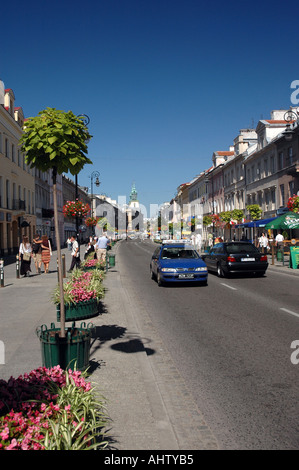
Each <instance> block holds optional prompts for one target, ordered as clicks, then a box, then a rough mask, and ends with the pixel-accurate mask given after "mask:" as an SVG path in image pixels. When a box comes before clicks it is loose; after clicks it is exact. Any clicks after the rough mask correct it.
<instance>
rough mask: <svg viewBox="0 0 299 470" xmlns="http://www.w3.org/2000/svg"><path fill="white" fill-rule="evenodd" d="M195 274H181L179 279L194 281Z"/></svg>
mask: <svg viewBox="0 0 299 470" xmlns="http://www.w3.org/2000/svg"><path fill="white" fill-rule="evenodd" d="M193 277H194V274H179V279H192V278H193Z"/></svg>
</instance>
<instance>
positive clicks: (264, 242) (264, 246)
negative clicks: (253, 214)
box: [259, 233, 269, 253]
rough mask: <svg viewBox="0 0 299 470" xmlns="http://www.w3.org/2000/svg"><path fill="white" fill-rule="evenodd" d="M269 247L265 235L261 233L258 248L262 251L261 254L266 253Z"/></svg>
mask: <svg viewBox="0 0 299 470" xmlns="http://www.w3.org/2000/svg"><path fill="white" fill-rule="evenodd" d="M268 246H269V241H268V237H267V235H265V234H264V233H262V235H261V237H260V238H259V247H260V248H261V249H262V252H263V253H265V252H267V249H268Z"/></svg>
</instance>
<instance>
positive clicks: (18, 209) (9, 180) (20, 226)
mask: <svg viewBox="0 0 299 470" xmlns="http://www.w3.org/2000/svg"><path fill="white" fill-rule="evenodd" d="M23 123H24V115H23V111H22V108H20V107H15V95H14V92H13V90H11V89H5V87H4V84H3V82H2V81H0V168H1V172H0V253H1V256H5V255H10V254H16V253H17V252H18V249H19V245H20V242H21V240H22V238H23V236H24V235H27V236H28V237H29V239H32V236H33V235H34V233H35V230H36V215H35V177H34V170H33V169H30V168H29V166H28V165H26V163H25V159H24V154H23V153H22V152H21V150H20V146H19V140H20V138H21V135H22V126H23Z"/></svg>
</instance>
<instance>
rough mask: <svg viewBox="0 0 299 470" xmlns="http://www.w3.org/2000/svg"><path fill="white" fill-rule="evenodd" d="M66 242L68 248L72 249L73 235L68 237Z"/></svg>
mask: <svg viewBox="0 0 299 470" xmlns="http://www.w3.org/2000/svg"><path fill="white" fill-rule="evenodd" d="M66 244H67V249H68V250H69V251H72V240H71V237H68V239H67V241H66Z"/></svg>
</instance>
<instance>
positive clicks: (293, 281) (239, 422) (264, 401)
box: [117, 240, 299, 450]
mask: <svg viewBox="0 0 299 470" xmlns="http://www.w3.org/2000/svg"><path fill="white" fill-rule="evenodd" d="M154 249H155V245H154V244H153V243H152V242H150V241H132V240H130V241H127V242H123V243H121V244H120V245H119V248H118V252H117V257H118V260H119V261H120V262H121V265H122V270H121V276H122V282H123V284H124V285H125V286H126V288H127V290H128V292H130V296H131V298H133V299H134V302H135V305H138V306H139V307H140V312H142V311H146V313H147V316H148V318H149V319H150V322H151V325H152V332H153V333H152V337H151V338H148V340H149V343H151V344H150V346H151V347H154V344H155V339H156V340H158V339H159V342H160V344H163V347H164V348H165V350H167V353H168V354H169V355H170V357H171V359H172V361H173V365H174V368H175V370H176V371H178V373H179V374H180V376H181V377H182V379H183V380H184V382H185V384H186V386H187V388H188V390H189V391H190V393H191V394H192V397H193V399H194V400H195V402H196V405H197V406H198V408H199V409H200V411H201V412H202V414H203V416H204V418H205V420H206V422H207V423H208V425H209V427H210V429H211V430H212V432H213V433H214V435H215V436H216V437H217V439H218V441H219V444H220V446H221V448H222V449H269V450H270V449H281V450H283V449H298V448H299V424H298V423H299V419H298V418H299V406H298V397H299V393H298V391H299V386H298V384H299V380H298V379H299V364H297V365H296V364H293V363H292V362H291V354H292V353H293V352H294V350H293V349H291V343H292V342H293V341H295V340H299V303H298V282H299V277H295V276H291V275H287V274H280V273H277V272H273V271H270V270H268V272H267V275H266V277H263V278H253V277H233V278H229V279H226V278H224V279H223V278H218V277H217V276H216V275H214V274H209V279H208V286H206V287H204V286H185V285H184V286H183V287H178V286H174V287H158V285H157V283H156V282H155V281H153V280H151V279H150V273H149V263H150V258H151V255H152V253H153V251H154ZM297 357H298V355H297ZM152 360H153V361H154V360H155V356H154V354H153V355H152Z"/></svg>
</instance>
